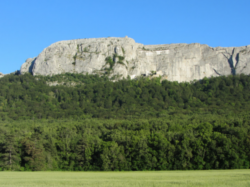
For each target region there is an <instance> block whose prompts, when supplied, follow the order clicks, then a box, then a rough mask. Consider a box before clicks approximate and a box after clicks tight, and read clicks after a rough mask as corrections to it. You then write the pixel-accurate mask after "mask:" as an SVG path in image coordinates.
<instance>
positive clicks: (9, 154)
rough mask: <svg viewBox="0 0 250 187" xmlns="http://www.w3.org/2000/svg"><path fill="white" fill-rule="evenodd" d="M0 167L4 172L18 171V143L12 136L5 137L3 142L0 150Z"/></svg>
mask: <svg viewBox="0 0 250 187" xmlns="http://www.w3.org/2000/svg"><path fill="white" fill-rule="evenodd" d="M2 152H3V154H2V161H3V163H2V167H3V168H4V169H6V170H10V171H13V170H18V169H19V167H20V165H19V164H20V157H19V154H18V143H17V142H16V141H15V136H14V135H13V134H7V135H6V136H5V142H4V145H3V150H2Z"/></svg>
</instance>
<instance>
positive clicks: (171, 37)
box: [0, 0, 250, 74]
mask: <svg viewBox="0 0 250 187" xmlns="http://www.w3.org/2000/svg"><path fill="white" fill-rule="evenodd" d="M109 36H110V37H111V36H113V37H125V36H128V37H131V38H133V39H134V40H135V41H136V42H138V43H143V44H170V43H202V44H207V45H209V46H212V47H217V46H222V47H229V46H245V45H249V44H250V0H237V1H236V0H124V1H119V0H1V1H0V56H1V59H0V72H2V73H4V74H7V73H11V72H14V71H15V70H19V69H20V67H21V65H22V64H23V63H24V62H25V60H26V59H27V58H29V57H36V56H37V55H38V54H39V53H40V52H41V51H42V50H43V49H44V48H46V47H48V46H49V45H50V44H52V43H54V42H57V41H60V40H70V39H78V38H100V37H109Z"/></svg>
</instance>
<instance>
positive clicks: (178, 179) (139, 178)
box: [0, 170, 250, 187]
mask: <svg viewBox="0 0 250 187" xmlns="http://www.w3.org/2000/svg"><path fill="white" fill-rule="evenodd" d="M0 186H1V187H45V186H46V187H48V186H51V187H66V186H69V187H70V186H72V187H80V186H81V187H83V186H88V187H112V186H117V187H161V186H168V187H169V186H170V187H177V186H178V187H180V186H185V187H191V186H192V187H196V186H202V187H203V186H205V187H208V186H209V187H210V186H213V187H215V186H216V187H222V186H223V187H228V186H233V187H237V186H239V187H245V186H249V187H250V170H218V171H214V170H210V171H155V172H0Z"/></svg>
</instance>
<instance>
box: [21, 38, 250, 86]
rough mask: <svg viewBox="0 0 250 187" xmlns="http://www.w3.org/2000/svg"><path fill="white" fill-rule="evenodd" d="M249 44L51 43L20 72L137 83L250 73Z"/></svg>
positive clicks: (119, 40) (128, 40)
mask: <svg viewBox="0 0 250 187" xmlns="http://www.w3.org/2000/svg"><path fill="white" fill-rule="evenodd" d="M249 63H250V45H248V46H243V47H215V48H213V47H209V46H208V45H205V44H199V43H192V44H160V45H143V44H140V43H136V42H135V41H134V40H133V39H132V38H128V37H125V38H115V37H110V38H91V39H76V40H65V41H59V42H56V43H53V44H52V45H50V46H49V47H47V48H45V49H44V50H43V51H42V52H41V53H40V54H39V55H38V56H37V57H35V58H29V59H27V60H26V62H25V63H24V64H23V65H22V66H21V70H20V72H21V74H24V73H27V72H30V73H32V74H33V75H55V74H61V73H83V74H86V73H88V74H98V75H108V76H109V77H110V78H111V77H115V78H116V79H119V78H127V77H128V76H129V77H131V78H132V79H134V78H135V77H138V76H142V75H143V76H148V75H153V76H161V77H162V79H167V80H169V81H178V82H190V81H193V80H200V79H202V78H204V77H212V76H214V77H216V76H220V75H231V74H232V75H235V74H241V73H243V74H250V66H249V65H248V64H249Z"/></svg>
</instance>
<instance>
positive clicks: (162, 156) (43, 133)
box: [0, 114, 250, 171]
mask: <svg viewBox="0 0 250 187" xmlns="http://www.w3.org/2000/svg"><path fill="white" fill-rule="evenodd" d="M0 128H1V129H0V147H1V150H0V157H1V160H0V167H1V168H0V169H1V170H17V171H41V170H51V171H100V170H101V171H138V170H202V169H243V168H245V169H249V167H250V126H249V116H240V117H238V118H234V117H220V116H218V115H211V114H209V115H203V116H199V115H196V116H190V115H176V116H172V117H167V118H152V119H149V120H147V119H134V120H100V119H85V120H80V121H77V120H62V121H60V120H28V121H27V120H24V121H12V122H6V121H2V122H0Z"/></svg>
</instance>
